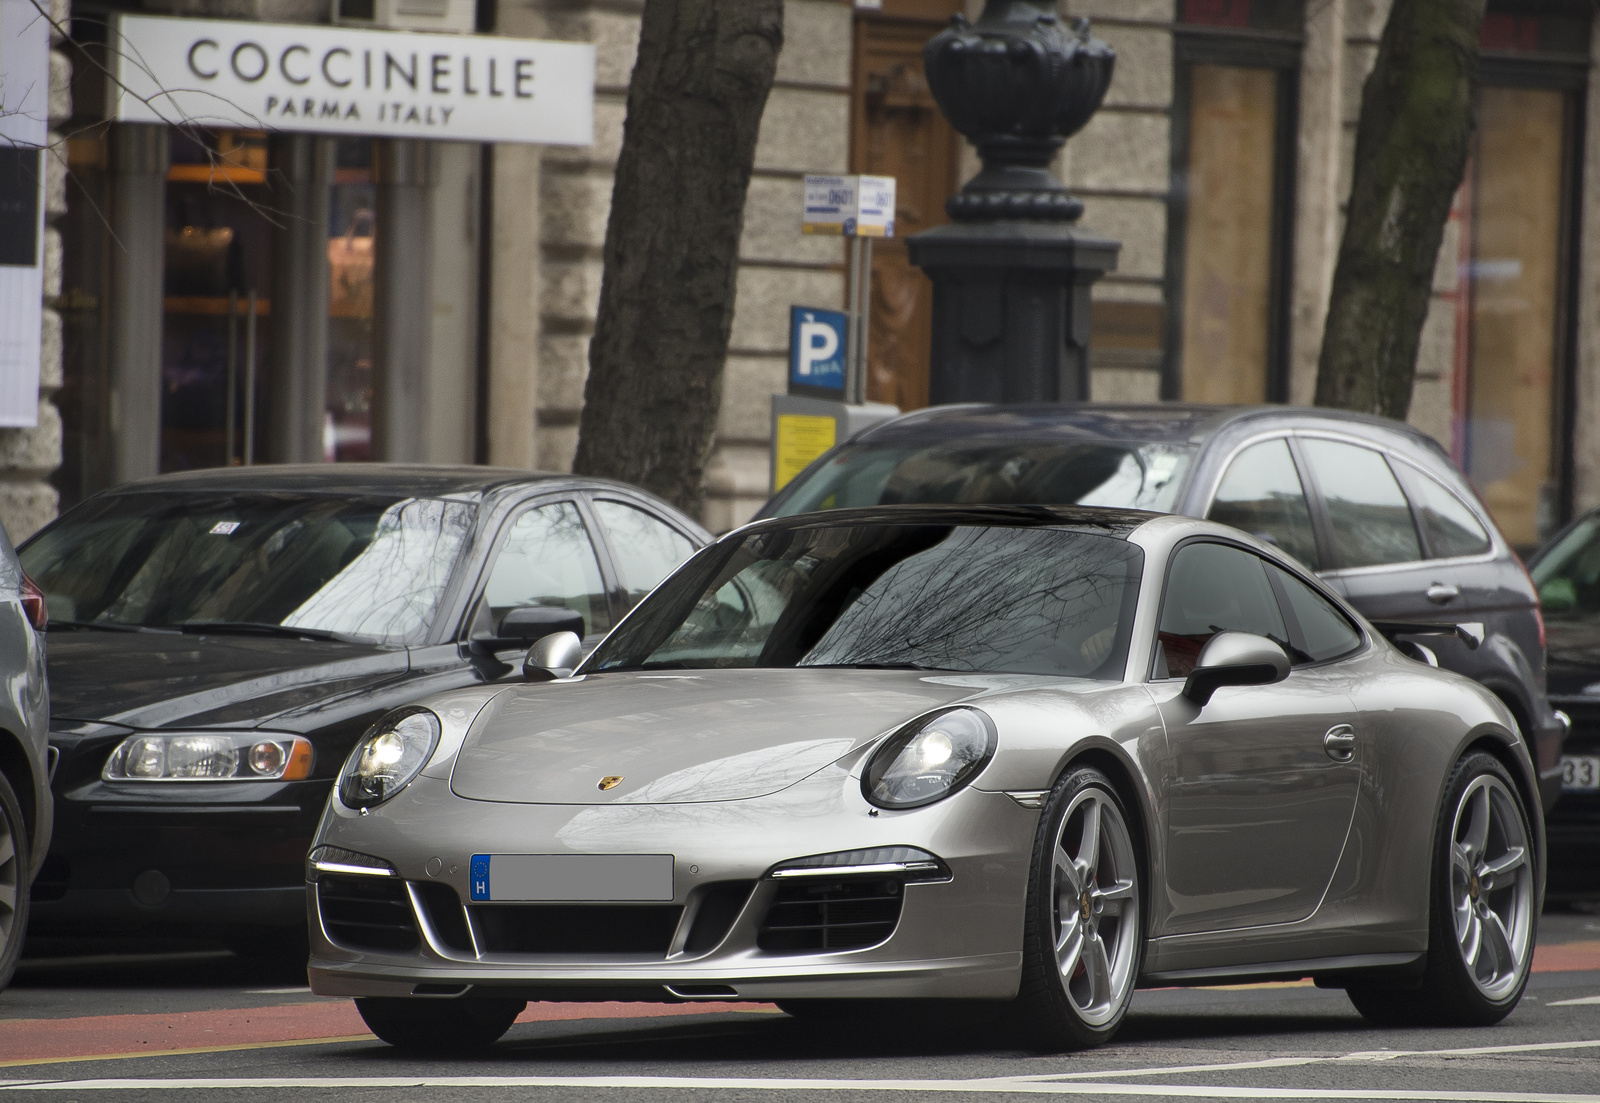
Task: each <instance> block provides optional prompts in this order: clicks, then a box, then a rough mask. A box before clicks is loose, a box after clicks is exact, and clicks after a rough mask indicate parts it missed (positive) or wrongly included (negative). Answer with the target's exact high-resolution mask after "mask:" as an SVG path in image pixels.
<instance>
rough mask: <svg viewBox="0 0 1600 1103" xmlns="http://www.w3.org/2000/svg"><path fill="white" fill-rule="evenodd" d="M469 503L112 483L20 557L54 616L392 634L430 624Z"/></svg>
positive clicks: (412, 638)
mask: <svg viewBox="0 0 1600 1103" xmlns="http://www.w3.org/2000/svg"><path fill="white" fill-rule="evenodd" d="M476 513H477V507H476V506H475V505H473V504H472V503H470V502H459V501H445V500H439V499H431V498H400V497H393V496H389V497H380V496H342V495H307V494H290V493H282V494H274V493H248V494H245V493H234V494H225V493H208V494H197V493H176V492H175V493H171V494H117V495H109V496H107V497H103V498H96V499H92V500H90V501H88V502H86V503H84V504H83V505H82V506H80V507H78V508H77V509H74V510H72V511H71V512H70V513H67V514H66V515H65V516H63V517H62V518H61V519H60V520H58V521H57V522H55V524H53V525H51V526H50V527H49V528H47V529H45V530H44V531H43V532H41V533H40V534H39V535H38V536H37V537H35V538H34V539H33V540H32V541H31V542H30V543H29V544H28V545H27V547H25V548H24V549H23V550H22V552H21V553H20V556H21V559H22V563H23V568H24V569H25V570H26V571H27V572H28V574H29V576H30V577H31V578H33V580H34V581H35V582H37V583H38V584H39V587H40V588H41V589H42V590H44V593H45V601H46V604H47V606H48V608H49V612H50V617H51V619H52V620H60V621H62V622H75V623H77V624H87V625H90V626H97V625H101V626H106V627H111V626H117V625H134V626H142V627H151V628H182V627H188V626H199V625H205V624H218V625H246V626H247V625H282V626H284V627H286V628H300V629H307V630H310V631H313V632H328V633H334V634H336V635H338V636H348V637H352V638H356V639H362V640H370V641H373V642H377V643H384V644H396V645H401V644H411V643H417V642H420V641H421V640H422V639H423V638H424V637H425V636H426V635H427V632H428V629H429V628H430V627H431V625H432V623H433V618H434V616H435V614H436V613H437V611H438V605H439V599H440V598H441V596H442V595H443V593H444V589H445V585H446V584H447V583H448V582H449V579H450V574H451V572H452V570H453V569H454V567H455V563H456V560H457V559H458V558H459V556H460V555H461V552H462V549H463V548H464V547H465V546H466V542H467V537H468V534H469V533H470V532H471V529H472V524H473V521H474V519H475V517H476Z"/></svg>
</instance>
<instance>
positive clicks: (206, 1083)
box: [0, 912, 1600, 1103]
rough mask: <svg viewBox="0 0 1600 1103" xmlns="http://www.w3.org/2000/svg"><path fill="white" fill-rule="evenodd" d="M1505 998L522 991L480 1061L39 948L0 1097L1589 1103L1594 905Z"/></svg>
mask: <svg viewBox="0 0 1600 1103" xmlns="http://www.w3.org/2000/svg"><path fill="white" fill-rule="evenodd" d="M1539 941H1540V948H1539V952H1538V954H1537V956H1536V957H1535V974H1534V977H1533V980H1532V983H1531V985H1530V987H1529V990H1528V995H1527V996H1526V997H1525V998H1524V1000H1523V1002H1522V1005H1521V1007H1519V1008H1518V1010H1517V1011H1516V1012H1515V1013H1514V1014H1513V1015H1512V1016H1511V1017H1510V1018H1509V1019H1508V1020H1507V1021H1506V1022H1504V1023H1502V1024H1500V1025H1499V1026H1496V1027H1491V1028H1486V1029H1478V1030H1387V1031H1378V1030H1372V1029H1369V1028H1368V1027H1367V1026H1366V1024H1365V1023H1364V1022H1363V1021H1362V1020H1361V1018H1360V1017H1359V1016H1357V1015H1356V1014H1355V1012H1354V1011H1353V1010H1352V1009H1351V1007H1350V1005H1349V1003H1348V1002H1347V1001H1346V999H1345V998H1344V995H1343V993H1341V992H1337V991H1321V990H1319V989H1317V988H1315V987H1312V986H1311V985H1310V984H1309V983H1304V984H1296V985H1257V986H1246V987H1239V988H1227V989H1216V988H1212V989H1166V990H1159V991H1144V992H1140V993H1139V994H1138V995H1137V996H1136V997H1135V1000H1134V1005H1133V1010H1132V1011H1131V1013H1130V1014H1129V1016H1128V1019H1127V1021H1126V1022H1125V1024H1124V1026H1123V1029H1122V1032H1121V1034H1120V1035H1119V1036H1118V1038H1117V1040H1116V1041H1115V1042H1114V1043H1113V1044H1112V1045H1109V1046H1106V1047H1104V1048H1102V1049H1099V1050H1095V1051H1092V1052H1088V1053H1077V1054H1066V1055H1049V1056H1044V1055H1039V1054H1036V1053H1032V1052H1028V1051H1026V1050H1022V1049H1018V1048H1016V1047H1015V1046H1014V1045H1010V1044H1008V1040H1007V1039H1006V1038H1005V1037H1003V1036H996V1034H995V1032H993V1031H992V1030H985V1029H980V1028H971V1029H968V1028H966V1027H963V1026H962V1024H959V1023H955V1024H952V1028H951V1029H949V1030H946V1031H942V1032H940V1034H939V1035H938V1036H931V1035H930V1036H923V1035H919V1034H917V1033H915V1032H912V1033H907V1032H904V1031H899V1032H897V1031H893V1030H885V1031H882V1032H876V1033H872V1034H868V1033H864V1032H859V1033H855V1034H839V1033H834V1032H829V1031H824V1030H818V1029H816V1028H813V1027H808V1026H807V1025H805V1024H803V1023H801V1022H799V1021H796V1020H794V1019H790V1018H789V1017H788V1016H785V1015H783V1014H781V1013H779V1012H778V1011H777V1010H776V1009H775V1008H772V1007H769V1006H765V1005H760V1004H744V1005H737V1006H729V1005H720V1006H719V1005H705V1004H687V1005H673V1006H657V1005H640V1004H612V1005H576V1004H537V1005H533V1006H531V1007H530V1008H529V1011H528V1012H527V1013H526V1014H525V1015H524V1017H523V1019H522V1020H519V1022H518V1023H517V1025H516V1026H514V1027H513V1028H512V1029H511V1032H510V1033H509V1034H508V1035H507V1036H506V1038H505V1039H504V1040H503V1041H502V1042H501V1043H500V1044H499V1045H498V1046H497V1047H495V1049H494V1050H493V1052H492V1053H490V1054H489V1055H487V1056H485V1057H481V1058H477V1059H474V1060H463V1061H418V1060H414V1059H411V1058H407V1057H404V1056H402V1055H400V1054H398V1053H397V1052H396V1051H394V1050H392V1049H390V1048H389V1047H387V1046H385V1045H383V1044H382V1043H381V1042H378V1041H377V1040H376V1039H374V1038H373V1037H372V1036H371V1035H370V1034H367V1033H366V1032H365V1030H364V1028H363V1026H362V1024H361V1021H360V1019H359V1018H358V1017H357V1016H356V1015H355V1013H354V1010H353V1008H352V1007H351V1005H350V1003H349V1002H348V1001H337V1000H319V999H317V998H316V997H313V996H311V995H310V993H309V991H308V990H307V989H306V988H304V987H303V986H302V985H301V984H299V983H297V981H299V980H300V979H301V978H299V977H297V976H295V975H294V973H293V971H292V970H284V969H282V968H277V969H274V968H273V967H270V966H263V965H258V964H252V963H249V962H245V961H241V960H239V959H236V958H233V957H232V956H231V955H228V954H226V953H224V952H187V953H168V954H164V955H156V956H134V955H125V954H123V955H107V954H97V955H91V956H84V955H81V954H80V955H78V956H64V957H63V956H55V957H44V958H33V959H30V960H28V961H26V962H24V965H23V968H22V970H21V971H20V972H19V975H18V978H17V981H16V983H15V984H14V986H13V987H12V988H11V989H10V990H9V991H7V992H6V993H4V994H3V995H0V1103H3V1101H4V1100H5V1099H8V1098H11V1097H12V1096H13V1095H15V1097H16V1098H19V1099H21V1098H39V1099H49V1100H58V1101H65V1100H80V1101H94V1103H99V1101H101V1100H104V1101H105V1103H113V1101H119V1100H128V1099H147V1098H155V1097H157V1096H158V1095H160V1096H163V1097H168V1098H170V1097H171V1094H172V1093H173V1092H174V1091H179V1092H180V1095H179V1098H181V1099H182V1100H184V1101H185V1103H188V1101H191V1100H192V1101H195V1103H200V1101H201V1100H209V1099H228V1100H234V1099H243V1100H249V1101H252V1103H253V1101H257V1100H259V1101H261V1103H269V1101H271V1103H275V1101H280V1100H303V1099H304V1100H309V1099H315V1100H319V1101H322V1100H335V1099H336V1100H338V1101H339V1103H345V1101H346V1100H354V1099H367V1098H377V1097H379V1096H381V1097H382V1098H383V1099H384V1100H385V1101H386V1103H387V1101H390V1100H394V1101H410V1100H428V1101H429V1103H434V1101H456V1100H461V1101H466V1100H473V1101H477V1100H490V1101H497V1100H502V1099H504V1100H538V1101H540V1103H568V1101H573V1103H577V1101H582V1103H645V1101H652V1103H653V1101H655V1100H664V1101H667V1103H678V1101H682V1103H690V1101H695V1103H702V1101H709V1103H741V1101H745V1100H762V1101H774V1103H776V1101H777V1100H780V1099H781V1100H782V1101H783V1103H803V1101H811V1100H816V1101H827V1103H839V1101H855V1100H883V1101H885V1103H887V1101H889V1100H903V1099H907V1098H918V1097H924V1096H925V1097H930V1098H933V1097H937V1098H940V1099H944V1098H951V1099H953V1100H958V1099H972V1100H978V1099H994V1100H999V1099H1002V1098H1006V1097H1018V1096H1039V1095H1046V1096H1049V1095H1058V1096H1060V1095H1066V1096H1090V1097H1099V1098H1110V1097H1113V1096H1133V1097H1137V1098H1141V1099H1263V1100H1279V1099H1310V1100H1367V1099H1370V1100H1506V1101H1514V1103H1535V1101H1545V1100H1549V1101H1562V1103H1579V1101H1582V1103H1600V915H1596V914H1586V913H1574V912H1560V913H1551V914H1547V915H1546V916H1545V917H1544V921H1543V923H1542V925H1541V930H1540V940H1539Z"/></svg>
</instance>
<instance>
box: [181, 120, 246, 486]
mask: <svg viewBox="0 0 1600 1103" xmlns="http://www.w3.org/2000/svg"><path fill="white" fill-rule="evenodd" d="M171 141H172V147H171V148H172V163H171V167H170V168H169V169H168V171H167V191H166V222H165V225H164V227H163V235H164V248H163V252H164V257H163V273H164V274H163V286H162V320H161V383H162V387H161V454H160V464H161V470H162V471H183V470H188V469H191V468H196V467H219V466H222V465H224V464H228V463H237V462H240V461H241V460H242V459H243V458H244V455H245V449H246V447H247V444H246V441H247V438H248V437H249V434H247V433H246V431H245V428H246V427H245V411H246V410H247V409H250V408H251V407H252V406H253V407H254V408H255V409H257V410H259V409H260V408H261V403H262V401H263V396H264V395H265V394H266V386H265V380H264V375H265V372H266V370H267V365H268V364H269V362H270V361H269V359H268V353H269V351H270V350H269V349H268V340H267V326H266V325H265V321H266V318H267V316H268V315H270V313H271V311H272V303H271V300H270V298H269V297H268V296H269V295H270V287H271V282H270V273H271V270H272V223H271V216H270V212H271V211H272V208H273V203H272V197H271V195H270V192H269V189H268V187H267V145H266V135H265V134H263V133H261V132H259V131H202V130H195V129H190V128H175V129H174V130H173V131H172V139H171ZM252 295H253V296H254V300H253V301H254V309H255V325H253V326H252V325H251V324H250V318H249V311H250V309H251V302H252ZM252 336H253V337H254V350H253V355H252V350H251V349H250V348H249V347H248V345H247V342H248V341H249V340H250V338H251V337H252ZM252 364H253V366H254V371H253V372H252V370H251V366H252ZM252 384H253V385H254V402H253V403H252V402H251V401H250V396H248V395H247V394H246V393H245V392H246V389H247V388H249V387H250V386H251V385H252ZM253 443H254V445H255V451H256V453H257V455H256V458H259V455H260V441H259V440H254V441H253Z"/></svg>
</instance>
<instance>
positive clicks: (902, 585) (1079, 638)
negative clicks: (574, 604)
mask: <svg viewBox="0 0 1600 1103" xmlns="http://www.w3.org/2000/svg"><path fill="white" fill-rule="evenodd" d="M1143 561H1144V558H1143V553H1142V552H1140V550H1139V549H1138V547H1136V546H1135V545H1132V544H1129V543H1127V542H1126V541H1123V540H1118V539H1113V538H1111V537H1107V536H1099V535H1093V534H1089V533H1082V532H1063V531H1061V530H1058V529H1032V528H972V527H951V526H948V525H885V524H862V525H840V526H818V527H814V528H803V529H790V530H784V531H778V532H765V533H753V534H751V535H749V536H746V537H744V538H743V539H738V538H735V539H732V540H728V541H724V542H721V543H718V544H716V545H714V546H713V547H712V548H710V549H709V550H707V551H706V552H703V553H702V554H700V555H698V556H696V557H695V558H693V559H691V560H690V561H689V562H688V563H687V564H685V565H684V566H683V567H682V568H681V569H680V570H679V571H678V572H677V573H676V574H674V575H673V576H672V577H670V578H669V579H668V580H667V581H666V582H664V583H663V584H662V585H661V587H660V588H659V589H657V590H656V591H655V592H654V593H653V594H651V595H650V596H649V597H648V598H646V599H645V600H644V602H643V604H641V605H640V606H639V608H638V609H637V610H635V611H634V612H633V614H632V615H631V616H629V617H628V619H627V620H625V621H624V622H623V623H622V624H621V625H620V626H618V628H617V629H616V631H614V632H613V633H612V634H611V635H610V636H608V637H607V638H606V640H605V641H604V642H603V643H602V644H601V645H600V647H599V649H598V650H596V651H595V653H594V655H593V657H592V658H591V659H590V661H589V662H588V663H586V664H585V669H586V670H587V671H591V672H593V671H604V670H656V669H694V668H704V667H783V666H853V667H895V668H906V669H927V670H950V671H963V672H970V673H1000V672H1007V673H1022V674H1051V675H1059V676H1067V677H1084V678H1103V679H1120V678H1121V677H1122V672H1123V664H1124V660H1125V658H1126V656H1127V652H1128V633H1129V631H1130V629H1131V627H1132V621H1133V604H1134V601H1135V599H1136V598H1137V595H1138V588H1139V572H1140V569H1141V567H1142V564H1143Z"/></svg>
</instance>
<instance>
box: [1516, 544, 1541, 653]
mask: <svg viewBox="0 0 1600 1103" xmlns="http://www.w3.org/2000/svg"><path fill="white" fill-rule="evenodd" d="M1511 558H1512V559H1515V560H1516V561H1517V566H1518V567H1519V568H1520V569H1521V570H1522V577H1523V578H1526V579H1527V580H1528V589H1530V590H1532V591H1533V620H1534V623H1535V624H1537V625H1538V626H1539V650H1541V651H1543V650H1544V649H1545V642H1544V604H1543V603H1542V602H1541V601H1540V600H1539V587H1538V586H1537V585H1536V584H1535V583H1534V581H1533V575H1532V574H1531V573H1530V572H1529V570H1528V565H1527V564H1526V563H1524V562H1523V561H1522V556H1520V555H1518V554H1516V553H1515V552H1512V553H1511Z"/></svg>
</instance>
